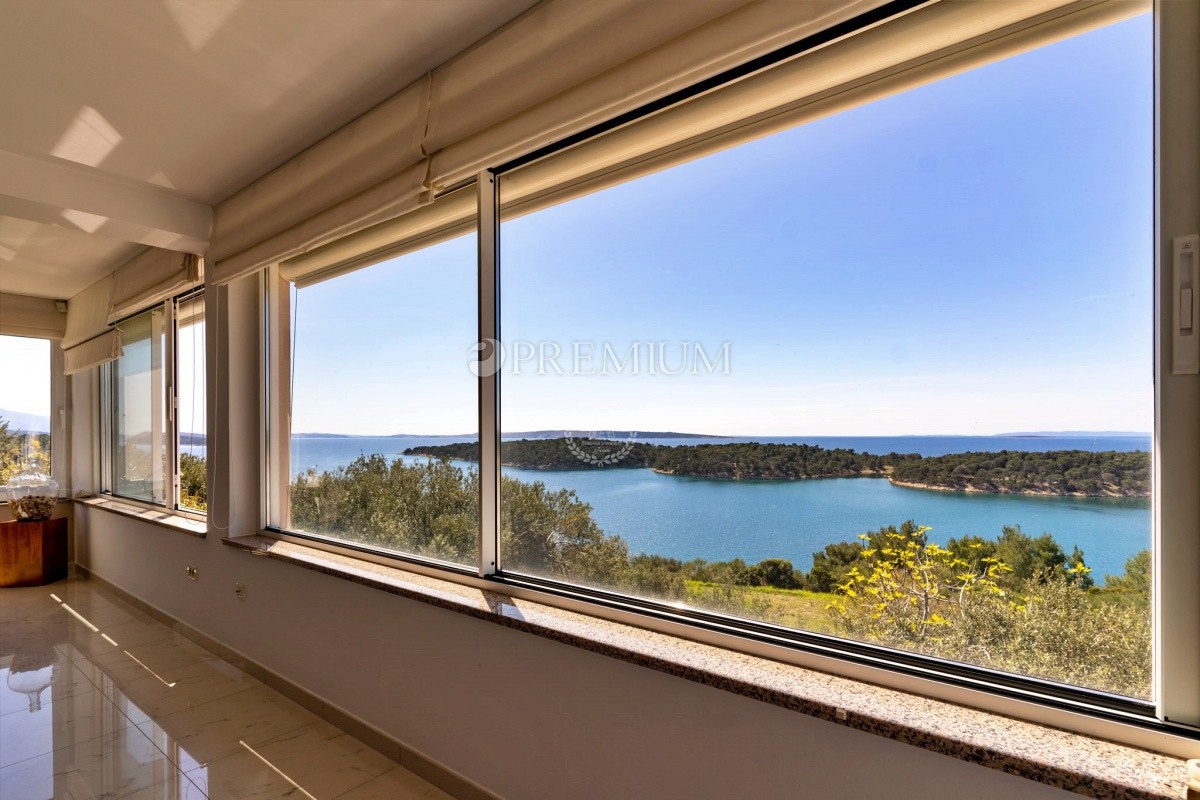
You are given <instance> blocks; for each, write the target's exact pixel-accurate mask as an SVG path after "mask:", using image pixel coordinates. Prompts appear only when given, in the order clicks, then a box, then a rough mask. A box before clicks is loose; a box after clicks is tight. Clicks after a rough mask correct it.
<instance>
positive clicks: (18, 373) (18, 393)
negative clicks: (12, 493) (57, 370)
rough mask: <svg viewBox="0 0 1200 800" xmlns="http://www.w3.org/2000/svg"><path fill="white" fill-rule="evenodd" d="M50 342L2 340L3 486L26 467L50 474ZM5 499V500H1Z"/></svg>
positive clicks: (0, 418)
mask: <svg viewBox="0 0 1200 800" xmlns="http://www.w3.org/2000/svg"><path fill="white" fill-rule="evenodd" d="M52 345H53V343H52V342H51V341H50V340H49V339H31V338H27V337H24V336H0V364H3V365H4V371H5V376H4V380H2V381H0V486H3V485H4V484H5V483H7V482H8V479H9V478H11V477H13V476H14V475H16V474H17V473H19V472H21V471H22V470H23V469H24V468H25V467H26V466H32V467H36V468H37V469H39V470H40V471H42V472H44V473H46V474H50V409H51V405H50V348H51V346H52ZM0 499H2V498H0Z"/></svg>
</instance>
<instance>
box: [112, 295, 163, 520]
mask: <svg viewBox="0 0 1200 800" xmlns="http://www.w3.org/2000/svg"><path fill="white" fill-rule="evenodd" d="M164 318H165V314H164V313H163V309H162V308H161V307H158V308H154V309H152V310H151V311H147V312H146V313H144V314H140V315H138V316H136V317H133V318H132V319H129V320H127V321H125V322H122V323H120V324H119V325H117V328H118V329H119V330H120V331H121V346H122V348H123V351H124V354H123V355H122V356H121V357H120V358H118V359H117V360H116V361H114V362H113V363H112V393H113V394H112V410H113V437H114V438H113V446H112V455H113V494H118V495H122V496H125V497H130V498H133V499H135V500H144V501H146V502H148V503H159V504H162V503H165V498H166V484H167V478H168V476H169V475H170V471H169V469H168V459H169V453H170V448H169V447H168V446H167V402H166V401H167V396H166V385H165V381H164V375H163V369H164V363H163V359H164V351H165V347H166V335H165V331H164Z"/></svg>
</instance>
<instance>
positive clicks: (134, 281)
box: [105, 247, 203, 325]
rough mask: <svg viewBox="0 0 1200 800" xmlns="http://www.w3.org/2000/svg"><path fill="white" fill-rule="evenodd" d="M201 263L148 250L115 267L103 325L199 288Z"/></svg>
mask: <svg viewBox="0 0 1200 800" xmlns="http://www.w3.org/2000/svg"><path fill="white" fill-rule="evenodd" d="M202 278H203V276H202V273H201V260H200V258H199V257H198V256H194V255H191V254H190V253H177V252H173V251H171V250H161V249H159V248H157V247H151V248H150V249H149V250H146V251H145V252H144V253H142V254H140V255H138V256H136V257H134V258H132V259H130V260H129V261H127V262H125V263H124V264H122V265H121V266H120V267H117V270H116V272H115V273H113V289H112V302H111V304H110V306H109V310H108V316H107V318H106V320H105V321H106V322H107V323H108V324H110V325H111V324H112V323H114V322H116V321H117V320H119V319H121V318H123V317H127V316H129V315H130V314H132V313H134V312H136V311H141V310H142V309H144V308H148V307H150V306H152V305H154V304H156V303H161V302H163V301H164V300H167V299H168V298H171V297H174V296H175V295H177V294H179V293H181V292H184V291H187V290H188V289H191V288H193V287H195V286H198V285H200V282H201V280H202Z"/></svg>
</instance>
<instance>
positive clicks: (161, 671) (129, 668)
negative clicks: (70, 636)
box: [81, 637, 217, 685]
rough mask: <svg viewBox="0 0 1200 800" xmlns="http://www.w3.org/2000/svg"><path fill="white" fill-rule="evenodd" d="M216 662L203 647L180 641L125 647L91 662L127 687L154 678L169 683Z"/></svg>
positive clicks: (178, 639) (214, 657)
mask: <svg viewBox="0 0 1200 800" xmlns="http://www.w3.org/2000/svg"><path fill="white" fill-rule="evenodd" d="M81 655H83V654H81ZM216 658H217V657H216V656H214V655H213V654H212V653H210V652H209V651H207V650H205V649H204V648H203V647H200V645H198V644H195V643H193V642H191V641H189V640H187V639H184V638H183V637H176V638H171V639H162V640H160V641H157V642H151V643H149V644H135V645H130V646H129V647H122V648H120V649H119V650H115V651H113V652H110V653H103V654H101V655H98V656H94V657H91V658H90V659H89V660H90V661H91V662H92V663H93V664H95V665H96V666H97V667H99V668H100V669H102V670H103V671H104V672H105V673H106V674H107V675H109V677H111V678H112V679H113V680H114V681H116V682H117V683H119V684H122V685H124V684H127V683H131V682H132V681H136V680H141V679H142V678H145V677H147V676H150V675H159V676H162V677H164V678H166V680H167V681H168V682H169V681H170V680H172V678H171V677H169V676H170V675H172V673H175V672H177V671H179V670H181V669H186V668H188V667H192V666H195V665H196V664H199V663H202V662H205V661H214V660H216Z"/></svg>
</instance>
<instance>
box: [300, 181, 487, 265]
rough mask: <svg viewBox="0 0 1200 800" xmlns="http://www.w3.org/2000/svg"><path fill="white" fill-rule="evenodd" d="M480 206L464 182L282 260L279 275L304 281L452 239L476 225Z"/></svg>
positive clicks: (477, 198)
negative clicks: (417, 205)
mask: <svg viewBox="0 0 1200 800" xmlns="http://www.w3.org/2000/svg"><path fill="white" fill-rule="evenodd" d="M478 208H479V197H478V194H477V192H476V190H475V187H474V185H471V186H466V187H463V188H462V189H460V190H458V191H455V192H452V193H450V194H448V195H446V196H445V197H442V198H439V199H438V201H437V202H435V203H433V204H431V205H427V206H423V207H421V208H419V209H417V210H416V211H413V212H411V213H409V214H405V215H404V216H402V217H397V218H396V219H392V220H388V221H387V222H381V223H379V224H378V225H373V226H371V227H370V228H367V229H366V230H363V231H360V232H358V233H357V234H355V235H353V236H346V237H343V238H341V239H337V240H336V241H333V242H331V243H329V244H327V245H325V246H323V247H320V248H317V249H315V250H312V251H310V252H307V253H304V254H302V255H299V256H296V257H294V258H292V259H289V260H287V261H283V262H281V263H280V264H279V275H280V277H282V278H284V279H285V280H289V281H292V282H293V283H295V284H296V285H297V286H308V285H310V284H313V283H318V282H320V281H323V280H328V279H329V278H333V277H335V276H337V275H341V274H343V273H346V272H352V271H354V270H356V269H361V268H362V267H367V266H370V265H371V264H376V263H378V262H380V261H383V260H385V259H388V258H395V257H396V256H400V255H403V254H404V253H406V252H410V251H412V250H418V249H420V248H422V247H429V246H430V245H434V244H437V243H438V242H444V241H446V240H448V239H453V238H454V237H455V236H461V235H462V234H464V233H466V232H467V231H469V230H472V229H474V227H475V217H476V212H477V210H478Z"/></svg>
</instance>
